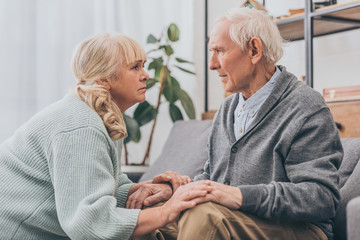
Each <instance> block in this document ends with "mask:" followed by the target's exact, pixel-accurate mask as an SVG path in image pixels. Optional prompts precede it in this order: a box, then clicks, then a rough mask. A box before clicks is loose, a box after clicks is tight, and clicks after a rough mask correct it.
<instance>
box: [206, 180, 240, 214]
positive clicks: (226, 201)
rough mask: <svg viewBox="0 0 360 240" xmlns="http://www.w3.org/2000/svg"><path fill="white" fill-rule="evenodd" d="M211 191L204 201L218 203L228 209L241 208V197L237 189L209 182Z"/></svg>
mask: <svg viewBox="0 0 360 240" xmlns="http://www.w3.org/2000/svg"><path fill="white" fill-rule="evenodd" d="M209 182H210V186H212V187H213V190H212V191H211V192H210V193H209V194H207V195H206V197H205V198H206V200H208V201H211V202H215V203H218V204H220V205H223V206H225V207H227V208H229V209H239V208H240V207H241V206H242V201H243V196H242V193H241V191H240V189H239V188H238V187H232V186H229V185H225V184H222V183H218V182H214V181H209Z"/></svg>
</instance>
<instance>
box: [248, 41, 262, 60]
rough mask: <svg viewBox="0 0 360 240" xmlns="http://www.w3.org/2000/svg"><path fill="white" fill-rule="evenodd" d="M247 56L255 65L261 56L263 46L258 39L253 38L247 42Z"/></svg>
mask: <svg viewBox="0 0 360 240" xmlns="http://www.w3.org/2000/svg"><path fill="white" fill-rule="evenodd" d="M249 54H250V58H251V62H252V63H253V64H257V63H258V62H260V60H261V58H262V56H263V45H262V42H261V40H260V39H259V38H257V37H253V38H251V39H250V41H249Z"/></svg>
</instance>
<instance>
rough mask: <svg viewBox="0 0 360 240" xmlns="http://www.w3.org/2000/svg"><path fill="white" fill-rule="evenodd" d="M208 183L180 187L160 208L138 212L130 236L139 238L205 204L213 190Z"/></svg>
mask: <svg viewBox="0 0 360 240" xmlns="http://www.w3.org/2000/svg"><path fill="white" fill-rule="evenodd" d="M210 185H211V182H210V181H207V180H205V181H198V182H193V183H189V184H186V185H183V186H180V187H179V188H178V189H177V191H176V192H174V194H173V195H172V197H171V198H170V199H169V200H168V201H167V202H166V203H165V204H164V205H162V206H160V207H154V208H146V209H144V210H141V211H140V214H139V217H138V222H137V225H136V227H135V229H134V232H133V234H132V236H133V237H134V236H140V235H144V234H147V233H150V232H151V231H154V230H155V229H157V228H159V227H163V226H165V225H166V224H168V223H170V222H173V221H175V220H176V219H177V218H178V217H179V215H180V213H181V212H182V211H184V210H186V209H189V208H192V207H195V206H196V205H197V204H199V203H203V202H206V201H207V200H206V196H207V194H208V193H209V192H211V191H212V190H213V187H212V186H210Z"/></svg>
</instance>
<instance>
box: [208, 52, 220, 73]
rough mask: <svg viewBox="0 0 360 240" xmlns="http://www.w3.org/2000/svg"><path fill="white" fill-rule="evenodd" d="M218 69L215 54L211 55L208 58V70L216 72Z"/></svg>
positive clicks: (218, 64)
mask: <svg viewBox="0 0 360 240" xmlns="http://www.w3.org/2000/svg"><path fill="white" fill-rule="evenodd" d="M219 68H220V63H219V60H218V58H217V56H215V54H213V55H212V56H211V58H210V63H209V69H210V70H216V69H219Z"/></svg>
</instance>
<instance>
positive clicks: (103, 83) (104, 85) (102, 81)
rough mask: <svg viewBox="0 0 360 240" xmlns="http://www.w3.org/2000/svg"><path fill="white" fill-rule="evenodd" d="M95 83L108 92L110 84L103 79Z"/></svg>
mask: <svg viewBox="0 0 360 240" xmlns="http://www.w3.org/2000/svg"><path fill="white" fill-rule="evenodd" d="M96 83H97V84H99V85H101V86H103V87H105V88H106V89H107V90H109V91H110V84H109V82H108V80H107V79H106V78H105V79H97V80H96Z"/></svg>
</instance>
